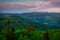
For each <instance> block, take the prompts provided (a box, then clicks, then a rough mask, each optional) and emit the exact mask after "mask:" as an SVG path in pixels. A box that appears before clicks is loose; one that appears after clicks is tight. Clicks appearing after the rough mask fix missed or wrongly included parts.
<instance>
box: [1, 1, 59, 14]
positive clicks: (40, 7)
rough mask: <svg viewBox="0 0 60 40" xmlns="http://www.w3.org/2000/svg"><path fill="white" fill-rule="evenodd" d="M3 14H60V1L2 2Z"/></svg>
mask: <svg viewBox="0 0 60 40" xmlns="http://www.w3.org/2000/svg"><path fill="white" fill-rule="evenodd" d="M1 12H2V13H21V12H60V0H0V13H1Z"/></svg>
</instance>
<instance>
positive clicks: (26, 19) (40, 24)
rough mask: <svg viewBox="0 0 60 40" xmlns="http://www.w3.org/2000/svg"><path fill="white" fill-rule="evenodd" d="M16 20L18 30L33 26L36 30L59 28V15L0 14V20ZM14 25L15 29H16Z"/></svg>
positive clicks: (44, 13) (39, 13)
mask: <svg viewBox="0 0 60 40" xmlns="http://www.w3.org/2000/svg"><path fill="white" fill-rule="evenodd" d="M8 19H9V20H16V22H18V23H17V25H18V24H22V25H19V26H18V28H26V27H28V26H30V25H32V24H33V25H34V26H35V28H37V29H46V26H44V25H47V26H48V27H47V28H48V29H57V28H60V13H47V12H30V13H21V14H18V13H15V14H14V13H0V20H8ZM17 25H16V27H17Z"/></svg>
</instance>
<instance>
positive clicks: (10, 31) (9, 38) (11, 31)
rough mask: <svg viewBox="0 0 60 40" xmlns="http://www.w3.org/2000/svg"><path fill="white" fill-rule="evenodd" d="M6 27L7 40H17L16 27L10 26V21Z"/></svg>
mask: <svg viewBox="0 0 60 40" xmlns="http://www.w3.org/2000/svg"><path fill="white" fill-rule="evenodd" d="M5 25H6V33H5V36H6V38H7V40H16V38H15V34H14V32H15V29H14V27H12V26H11V25H10V21H9V20H8V21H7V22H6V24H5Z"/></svg>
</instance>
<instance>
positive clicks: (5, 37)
mask: <svg viewBox="0 0 60 40" xmlns="http://www.w3.org/2000/svg"><path fill="white" fill-rule="evenodd" d="M52 19H53V18H52ZM57 19H59V18H57ZM54 20H55V18H54ZM59 21H60V20H58V22H57V24H60V22H59ZM57 24H55V25H53V26H51V25H49V24H47V23H45V24H44V23H43V22H32V21H29V20H27V19H24V18H22V17H20V16H16V15H15V16H9V15H8V16H7V15H6V16H3V17H1V16H0V40H60V25H58V26H57ZM53 28H54V29H53Z"/></svg>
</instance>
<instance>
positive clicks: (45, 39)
mask: <svg viewBox="0 0 60 40" xmlns="http://www.w3.org/2000/svg"><path fill="white" fill-rule="evenodd" d="M43 40H50V38H49V33H48V31H46V32H45V33H44V35H43Z"/></svg>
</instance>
